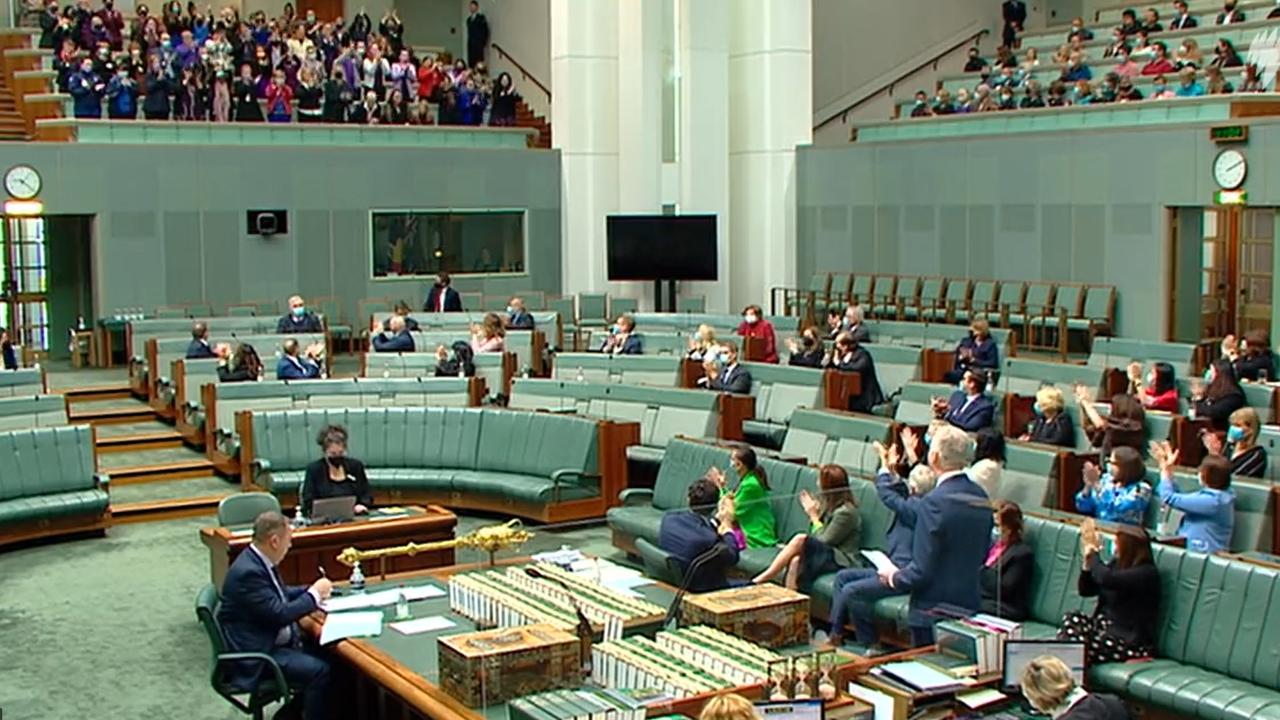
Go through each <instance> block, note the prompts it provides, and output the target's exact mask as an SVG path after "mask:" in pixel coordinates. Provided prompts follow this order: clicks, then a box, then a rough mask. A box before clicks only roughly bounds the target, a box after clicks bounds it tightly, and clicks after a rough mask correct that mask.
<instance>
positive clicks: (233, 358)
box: [218, 343, 262, 383]
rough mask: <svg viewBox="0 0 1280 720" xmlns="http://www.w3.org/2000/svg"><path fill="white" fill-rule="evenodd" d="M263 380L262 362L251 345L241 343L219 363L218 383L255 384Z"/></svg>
mask: <svg viewBox="0 0 1280 720" xmlns="http://www.w3.org/2000/svg"><path fill="white" fill-rule="evenodd" d="M261 378H262V360H261V358H259V357H258V351H257V350H254V349H253V346H252V345H250V344H249V343H240V344H239V345H237V346H236V347H235V349H234V350H232V351H231V352H230V353H228V354H227V356H226V357H224V358H223V359H222V361H221V362H219V363H218V382H224V383H230V382H253V381H256V380H260V379H261Z"/></svg>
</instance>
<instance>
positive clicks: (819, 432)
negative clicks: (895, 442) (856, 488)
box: [782, 410, 893, 477]
mask: <svg viewBox="0 0 1280 720" xmlns="http://www.w3.org/2000/svg"><path fill="white" fill-rule="evenodd" d="M892 436H893V423H892V421H890V420H889V419H887V418H880V417H873V416H870V415H852V414H849V413H842V412H832V411H822V410H797V411H796V412H795V413H794V414H793V415H792V416H791V427H790V429H789V430H788V431H787V439H786V442H784V443H783V444H782V453H783V454H784V455H787V456H799V457H803V458H805V459H807V460H808V461H809V462H810V463H813V464H814V465H823V464H826V463H836V464H838V465H843V466H844V467H845V469H847V470H848V471H849V473H850V475H862V476H865V477H870V476H872V475H874V474H875V472H876V469H877V467H876V466H878V464H879V462H880V460H879V458H878V457H877V456H876V452H875V449H874V448H873V447H872V445H873V443H875V442H876V441H877V440H878V441H880V442H882V443H887V442H889V441H890V440H891V439H892Z"/></svg>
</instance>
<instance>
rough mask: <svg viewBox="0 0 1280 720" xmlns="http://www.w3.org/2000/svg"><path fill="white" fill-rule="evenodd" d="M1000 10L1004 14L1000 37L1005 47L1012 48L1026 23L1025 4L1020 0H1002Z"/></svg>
mask: <svg viewBox="0 0 1280 720" xmlns="http://www.w3.org/2000/svg"><path fill="white" fill-rule="evenodd" d="M1000 11H1001V14H1002V15H1003V16H1004V33H1003V34H1002V35H1001V39H1002V41H1003V42H1004V45H1005V47H1008V48H1013V47H1015V45H1016V44H1017V42H1018V36H1019V35H1021V34H1022V29H1023V28H1024V27H1026V24H1027V4H1026V3H1025V2H1023V1H1022V0H1004V5H1002V6H1001V8H1000Z"/></svg>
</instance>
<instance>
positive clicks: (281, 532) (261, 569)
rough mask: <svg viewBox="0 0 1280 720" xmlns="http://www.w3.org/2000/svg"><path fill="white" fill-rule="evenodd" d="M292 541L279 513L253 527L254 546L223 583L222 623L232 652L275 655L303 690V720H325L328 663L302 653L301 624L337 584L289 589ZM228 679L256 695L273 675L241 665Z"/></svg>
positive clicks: (256, 666)
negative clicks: (286, 575) (283, 568)
mask: <svg viewBox="0 0 1280 720" xmlns="http://www.w3.org/2000/svg"><path fill="white" fill-rule="evenodd" d="M292 539H293V528H292V527H291V526H290V525H289V521H288V520H286V519H285V517H284V516H283V515H281V514H280V513H278V512H275V511H267V512H264V513H262V514H261V515H259V516H258V517H257V518H256V519H255V520H254V521H253V541H252V542H251V543H250V545H249V547H248V548H246V549H245V550H244V551H243V552H241V553H240V555H239V556H238V557H236V559H235V561H234V562H232V563H231V567H230V568H228V569H227V577H226V579H225V580H224V581H223V583H222V602H221V604H220V605H219V607H218V622H219V624H221V625H222V633H223V635H224V636H225V639H226V642H227V645H228V646H229V649H230V650H232V651H234V652H252V653H265V654H268V655H270V656H271V657H272V658H273V659H274V660H275V661H276V664H277V665H279V666H280V670H281V671H282V672H283V673H284V677H285V679H286V680H287V681H288V682H289V686H290V687H291V688H294V689H296V690H298V693H297V694H296V695H295V696H294V701H295V702H297V701H300V702H301V703H302V717H303V718H304V719H305V720H323V719H324V718H328V717H330V713H329V702H328V692H329V663H328V662H327V661H326V660H325V659H324V658H321V657H319V656H318V655H317V654H315V653H314V652H312V651H309V650H307V649H306V648H304V647H303V644H302V631H301V629H300V628H299V627H298V620H300V619H301V618H303V617H304V616H306V615H309V614H311V613H312V612H314V611H315V610H316V609H317V608H319V607H320V603H321V602H323V601H324V600H325V599H326V598H328V597H329V593H330V592H331V591H332V590H333V583H331V582H330V581H329V580H328V579H327V578H323V577H322V578H320V579H319V580H316V581H315V582H313V583H311V585H310V586H309V587H304V586H301V585H297V586H290V585H285V584H284V581H283V580H282V579H281V578H280V570H279V566H280V562H281V561H283V560H284V558H285V555H287V554H288V553H289V546H290V544H291V543H292ZM227 679H228V681H229V682H230V683H231V684H232V685H234V686H236V687H239V688H243V689H244V690H245V691H251V690H252V689H253V688H254V687H256V686H257V684H258V683H259V682H260V681H264V680H265V681H267V682H269V681H270V674H269V673H268V672H266V671H265V670H264V667H263V663H262V662H256V661H253V660H242V661H240V662H238V663H236V664H235V666H234V668H233V669H232V670H231V671H230V675H229V677H228V678H227ZM292 709H294V710H296V707H295V708H292ZM281 712H284V710H282V711H281ZM279 716H280V715H279V714H277V717H279Z"/></svg>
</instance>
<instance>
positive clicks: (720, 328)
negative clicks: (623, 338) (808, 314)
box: [631, 312, 800, 349]
mask: <svg viewBox="0 0 1280 720" xmlns="http://www.w3.org/2000/svg"><path fill="white" fill-rule="evenodd" d="M631 317H632V318H634V319H635V321H636V330H637V331H639V332H649V331H660V332H684V333H692V332H693V331H695V330H697V329H698V326H699V325H710V326H711V327H712V328H713V329H714V330H715V331H716V336H717V337H720V338H723V339H725V340H734V341H735V342H737V343H738V348H739V349H741V348H742V341H741V338H737V337H736V335H735V333H736V332H737V330H738V326H739V325H741V324H742V316H741V315H728V314H719V313H653V312H638V313H632V314H631ZM764 319H765V320H768V321H769V322H770V323H772V324H773V330H774V332H775V333H777V335H778V338H777V339H778V342H779V344H781V342H782V340H783V339H785V338H787V337H790V336H791V335H792V334H793V333H795V332H796V330H797V328H798V327H799V323H800V318H798V317H796V316H794V315H790V316H788V315H765V316H764Z"/></svg>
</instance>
